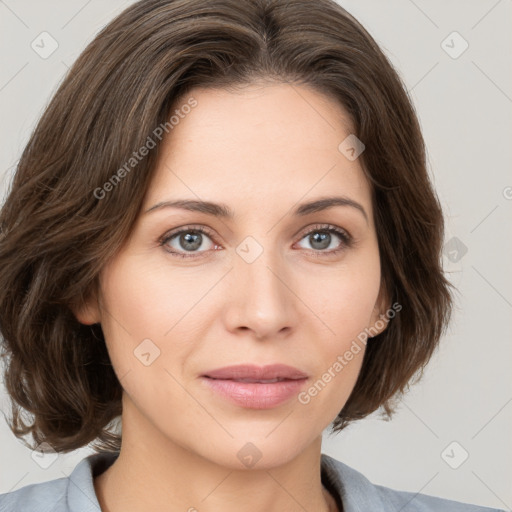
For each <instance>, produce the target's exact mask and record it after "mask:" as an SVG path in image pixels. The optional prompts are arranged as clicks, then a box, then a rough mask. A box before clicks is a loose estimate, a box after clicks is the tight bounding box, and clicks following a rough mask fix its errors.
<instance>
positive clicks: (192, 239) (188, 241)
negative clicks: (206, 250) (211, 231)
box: [180, 233, 202, 250]
mask: <svg viewBox="0 0 512 512" xmlns="http://www.w3.org/2000/svg"><path fill="white" fill-rule="evenodd" d="M180 238H181V240H180V241H181V242H183V245H182V247H183V248H184V249H189V250H195V249H198V248H199V247H201V242H202V235H201V234H200V233H196V234H190V233H186V234H184V235H181V237H180Z"/></svg>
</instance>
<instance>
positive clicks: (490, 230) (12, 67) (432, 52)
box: [0, 0, 512, 510]
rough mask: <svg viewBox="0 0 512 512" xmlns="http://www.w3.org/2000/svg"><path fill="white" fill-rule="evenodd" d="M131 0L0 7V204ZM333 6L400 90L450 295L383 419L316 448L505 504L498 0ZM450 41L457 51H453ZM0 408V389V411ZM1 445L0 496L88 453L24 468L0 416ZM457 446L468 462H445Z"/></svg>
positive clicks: (7, 2)
mask: <svg viewBox="0 0 512 512" xmlns="http://www.w3.org/2000/svg"><path fill="white" fill-rule="evenodd" d="M131 3H132V2H131V1H130V0H128V1H126V0H125V1H122V0H109V1H108V2H105V1H100V0H89V1H86V0H67V1H63V0H60V1H56V0H52V1H48V0H47V1H45V2H40V1H37V0H0V38H1V39H0V40H1V44H0V64H1V66H0V105H1V113H2V116H1V123H0V139H1V144H2V147H1V151H0V192H1V194H2V198H3V197H4V194H5V192H6V190H7V186H8V184H9V182H10V179H11V178H12V173H13V170H14V167H15V164H16V162H17V160H18V159H19V157H20V154H21V151H22V149H23V146H24V145H25V144H26V142H27V140H28V137H29V135H30V132H31V130H32V129H33V127H34V126H35V123H36V121H37V119H38V118H39V116H40V115H41V114H42V112H43V110H44V107H45V105H46V104H47V103H48V101H49V99H50V97H51V95H52V94H53V92H54V91H55V90H56V88H57V86H58V84H59V83H60V81H61V80H62V78H63V76H64V73H65V72H66V70H67V69H68V67H69V66H70V64H71V63H72V62H73V61H74V60H75V59H76V57H77V56H78V55H79V53H80V52H81V51H82V50H83V49H84V47H85V46H86V44H87V43H89V42H90V41H91V40H92V39H93V38H94V36H95V34H96V33H97V32H98V31H99V30H100V29H101V28H102V27H103V26H104V25H105V24H106V23H108V21H109V20H111V19H112V18H113V17H114V15H116V14H117V13H119V12H121V11H122V10H123V9H124V8H125V7H126V6H128V5H129V4H131ZM340 3H341V5H343V6H344V7H345V8H346V9H347V10H348V11H349V12H350V13H352V14H353V15H354V16H355V17H356V18H358V19H359V20H360V21H361V22H362V23H363V25H364V26H365V27H366V28H367V29H368V30H369V32H370V33H371V34H372V35H373V37H374V38H375V39H376V40H377V42H378V43H379V44H380V45H381V46H382V48H383V49H384V51H385V52H386V53H387V55H388V56H389V57H390V59H391V61H392V62H393V64H395V66H396V67H397V69H398V71H399V73H400V75H401V76H402V78H403V80H404V81H405V83H406V85H407V87H408V89H409V91H410V94H411V97H412V99H413V101H414V104H415V106H416V109H417V112H418V115H419V117H420V121H421V125H422V128H423V130H424V136H425V139H426V143H427V147H428V157H429V164H430V169H431V172H432V174H433V177H434V182H435V186H436V188H437V191H438V194H439V197H440V199H441V201H442V204H443V207H444V209H445V214H446V218H447V233H446V242H449V241H450V240H452V241H451V242H450V244H455V245H453V246H452V245H449V246H448V248H447V251H446V255H445V256H444V262H445V266H446V270H447V271H448V272H449V273H450V274H449V275H450V279H451V281H452V282H453V283H454V284H455V285H456V286H457V287H458V289H459V291H460V295H459V296H458V299H457V307H456V311H455V314H454V318H453V321H452V324H451V327H450V330H449V332H448V333H447V335H446V336H445V337H444V339H443V341H442V346H441V349H440V351H439V352H438V353H437V355H436V356H435V357H434V359H433V360H432V362H431V364H430V366H429V367H428V368H427V370H426V371H425V373H424V377H423V379H422V381H420V383H418V384H416V385H415V386H414V387H413V388H412V389H411V391H410V392H409V394H408V395H407V396H406V398H405V399H404V401H403V402H402V404H401V406H400V407H399V410H398V412H397V414H396V416H395V417H394V419H393V421H391V422H384V421H382V420H380V419H378V414H377V413H375V414H373V415H372V416H370V417H369V418H367V419H366V420H363V421H360V422H359V423H356V424H354V425H352V426H350V427H349V428H348V429H346V430H345V431H344V432H342V433H341V434H339V435H338V436H336V437H330V436H328V435H327V434H326V435H325V436H324V447H323V451H324V453H327V454H329V455H332V456H334V457H335V458H337V459H339V460H342V461H343V462H345V463H347V464H349V465H350V466H352V467H354V468H356V469H357V470H359V471H361V472H362V473H363V474H365V475H366V476H367V477H368V478H369V479H370V480H371V481H373V482H374V483H377V484H381V485H386V486H389V487H392V488H395V489H401V490H408V491H413V492H422V493H425V494H432V495H436V496H442V497H445V498H450V499H455V500H458V501H465V502H470V503H475V504H479V505H487V506H492V507H497V508H504V509H507V510H510V509H511V507H512V457H511V454H512V449H511V448H512V439H511V434H510V433H511V432H512V428H511V427H512V379H511V377H510V373H511V372H510V362H511V361H512V357H511V356H512V343H511V341H512V322H511V321H510V320H511V313H512V290H511V284H512V272H511V269H510V259H511V258H510V256H511V254H512V250H511V249H512V237H511V236H510V234H511V231H510V227H511V210H512V175H511V173H510V168H511V167H510V166H511V162H512V150H511V146H512V144H511V141H512V115H511V114H512V60H511V58H510V54H511V50H512V44H511V43H512V31H511V30H510V27H511V24H510V22H511V14H512V0H499V1H497V0H472V1H469V0H457V1H456V0H450V1H447V0H434V1H433V0H430V1H427V0H414V1H413V0H387V1H386V2H382V1H378V0H364V1H362V0H340ZM43 31H47V32H49V33H50V34H51V36H52V37H53V38H54V39H55V40H56V41H57V43H58V48H57V49H56V51H55V52H54V53H53V54H52V55H50V56H49V57H48V58H46V59H43V58H41V57H40V56H39V55H38V54H37V53H36V52H35V51H34V50H33V49H32V48H31V43H32V41H34V40H36V42H37V41H38V40H39V39H37V38H38V37H39V35H40V34H41V32H43ZM454 31H456V32H457V33H458V34H459V35H457V34H452V33H453V32H454ZM443 41H444V43H443ZM464 41H466V42H467V44H468V45H469V46H468V48H467V49H466V50H465V51H464V52H463V53H461V54H460V55H458V54H459V53H460V51H461V50H462V49H463V48H464V46H465V43H464ZM47 47H48V46H47ZM450 53H451V55H450ZM454 57H456V58H454ZM2 202H3V199H2ZM454 237H456V239H457V240H458V242H457V243H455V242H454V241H453V239H454ZM457 244H458V245H457ZM461 244H463V245H461ZM463 247H466V248H467V252H466V253H465V254H463V253H464V250H463ZM461 248H462V249H461ZM7 406H8V401H7V397H6V396H5V392H4V390H3V388H0V407H1V408H2V410H5V411H7V410H8V407H7ZM0 419H1V418H0ZM453 442H455V443H456V444H452V443H453ZM447 447H448V449H447ZM0 450H1V452H0V461H1V464H0V493H2V492H7V491H10V490H14V489H17V488H19V487H22V486H25V485H28V484H30V483H35V482H40V481H45V480H50V479H54V478H59V477H62V476H65V475H68V474H69V472H70V471H71V470H72V469H73V468H74V466H75V465H76V464H77V463H78V462H79V461H80V460H81V459H82V458H83V457H84V456H85V455H88V454H89V453H92V451H91V450H90V449H89V448H83V449H81V450H77V451H76V452H73V453H70V454H64V455H63V454H61V455H59V456H58V457H57V459H56V460H55V461H53V460H50V459H48V458H46V459H44V458H43V459H44V460H42V459H38V458H37V457H35V459H36V460H37V462H36V460H34V459H33V458H32V453H31V451H30V450H28V449H27V448H25V447H24V446H23V445H22V444H21V442H20V441H18V440H17V439H16V438H15V437H14V436H13V435H12V433H11V432H10V430H9V429H8V427H7V425H6V424H5V422H4V421H3V419H1V421H0ZM466 452H467V454H468V458H467V460H465V461H464V462H463V463H462V464H461V465H460V466H459V467H458V468H457V469H453V468H452V467H450V465H449V464H448V463H450V464H451V465H452V466H457V465H459V464H460V462H461V461H462V459H463V458H464V456H465V453H466ZM45 457H47V456H45ZM50 462H51V465H50V466H49V467H48V468H47V469H44V468H43V467H41V465H43V466H44V465H47V464H49V463H50Z"/></svg>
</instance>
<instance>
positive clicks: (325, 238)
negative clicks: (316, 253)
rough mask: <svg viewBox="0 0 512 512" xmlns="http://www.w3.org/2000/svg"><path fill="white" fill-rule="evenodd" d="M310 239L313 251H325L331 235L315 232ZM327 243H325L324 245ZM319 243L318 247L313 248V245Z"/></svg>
mask: <svg viewBox="0 0 512 512" xmlns="http://www.w3.org/2000/svg"><path fill="white" fill-rule="evenodd" d="M310 238H311V245H312V247H313V248H315V249H325V248H326V247H329V244H330V241H331V240H330V238H331V234H330V233H325V232H320V231H319V232H317V233H314V234H313V235H311V236H310ZM326 242H327V243H326ZM317 243H319V244H320V246H319V247H318V246H315V244H317Z"/></svg>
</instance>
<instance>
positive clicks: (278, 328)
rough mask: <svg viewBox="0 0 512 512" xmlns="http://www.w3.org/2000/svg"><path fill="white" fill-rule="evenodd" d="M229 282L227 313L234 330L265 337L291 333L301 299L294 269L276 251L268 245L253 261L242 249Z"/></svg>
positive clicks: (272, 337)
mask: <svg viewBox="0 0 512 512" xmlns="http://www.w3.org/2000/svg"><path fill="white" fill-rule="evenodd" d="M252 249H254V247H253V248H252ZM240 254H241V255H242V256H240ZM227 286H228V290H227V294H228V299H227V301H226V304H225V310H224V315H225V322H226V325H227V328H228V330H229V331H230V332H236V331H250V332H251V333H252V335H253V337H255V338H257V339H258V340H262V339H275V338H277V337H283V336H287V335H289V334H290V332H292V331H293V330H294V329H295V328H296V326H297V324H298V321H299V311H298V307H299V304H300V300H299V298H298V297H297V296H296V295H295V294H294V292H293V282H292V276H291V272H290V271H289V269H287V268H286V265H285V262H284V261H283V260H282V258H280V256H279V255H277V254H276V253H275V252H273V251H271V250H269V249H264V250H263V251H262V252H261V254H259V256H258V257H257V258H256V259H255V260H254V261H251V258H247V257H245V255H244V253H243V251H241V252H240V253H239V254H237V256H236V257H235V258H234V268H233V269H232V270H231V272H230V275H229V282H228V283H227Z"/></svg>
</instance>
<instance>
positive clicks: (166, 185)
mask: <svg viewBox="0 0 512 512" xmlns="http://www.w3.org/2000/svg"><path fill="white" fill-rule="evenodd" d="M190 97H193V98H194V99H195V101H196V102H197V105H196V106H195V107H194V108H193V109H187V110H186V111H187V112H188V113H187V114H183V113H182V114H181V115H180V116H179V121H178V123H176V124H175V125H174V126H173V128H172V129H171V130H170V131H169V134H168V135H167V136H166V138H165V139H164V141H163V143H162V152H161V155H160V159H159V163H158V165H157V168H156V170H155V174H154V177H153V180H152V183H151V184H150V187H149V190H148V193H147V196H146V201H145V206H148V205H150V203H151V204H153V203H155V202H158V201H162V200H168V199H172V198H174V197H176V198H178V197H179V198H183V197H187V198H191V199H199V198H201V199H212V200H218V201H221V202H224V203H227V204H230V205H233V206H232V208H233V209H234V210H235V211H236V210H237V209H242V208H243V207H244V206H247V207H249V206H251V207H253V206H255V205H256V204H257V206H258V208H271V207H272V206H273V205H275V203H276V201H277V202H279V203H290V204H293V203H295V202H297V201H299V200H300V199H301V198H307V197H308V196H318V195H322V194H323V195H327V194H329V195H333V194H337V193H339V194H343V195H346V196H351V197H352V198H353V199H355V200H357V201H359V202H363V203H364V204H365V205H366V207H367V208H368V209H370V208H371V205H370V202H369V201H370V191H369V184H368V183H367V180H366V178H365V176H364V173H363V170H362V168H361V166H360V164H359V161H358V160H357V159H356V160H354V161H350V160H349V159H347V158H346V156H345V155H344V154H343V153H341V152H340V150H339V149H338V146H339V145H340V143H341V142H342V141H343V140H344V139H346V137H347V136H349V135H350V134H351V133H352V132H351V130H352V128H351V124H352V123H351V119H350V118H349V116H348V114H347V113H346V111H345V109H344V108H343V107H342V106H341V104H339V103H338V102H337V101H335V100H334V99H332V98H330V97H328V96H325V95H323V94H322V93H320V92H318V91H316V90H314V89H311V88H310V87H306V86H298V85H291V84H272V85H269V84H262V85H251V86H247V87H244V88H241V89H238V90H237V91H236V92H234V91H227V90H224V89H208V88H207V89H194V90H192V91H191V92H190V93H189V94H188V95H187V96H186V97H185V98H184V99H183V100H181V101H182V104H185V103H186V102H187V99H188V98H190ZM176 109H177V110H178V111H179V110H180V102H179V101H178V102H176V103H175V106H174V108H173V112H174V111H175V110H176ZM184 111H185V110H184ZM253 203H254V204H253Z"/></svg>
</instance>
